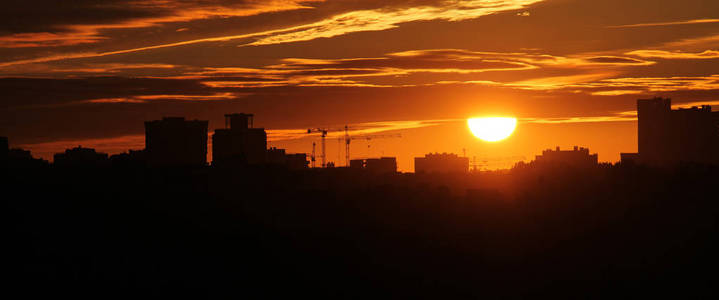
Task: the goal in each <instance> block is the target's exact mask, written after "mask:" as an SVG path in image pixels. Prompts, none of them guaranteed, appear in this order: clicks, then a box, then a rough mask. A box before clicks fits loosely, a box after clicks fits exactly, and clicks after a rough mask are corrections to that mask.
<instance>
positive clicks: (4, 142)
mask: <svg viewBox="0 0 719 300" xmlns="http://www.w3.org/2000/svg"><path fill="white" fill-rule="evenodd" d="M9 150H10V143H9V142H8V139H7V137H4V136H0V155H2V157H7V153H8V151H9Z"/></svg>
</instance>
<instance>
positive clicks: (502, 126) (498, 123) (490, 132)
mask: <svg viewBox="0 0 719 300" xmlns="http://www.w3.org/2000/svg"><path fill="white" fill-rule="evenodd" d="M467 126H469V130H470V131H471V132H472V134H474V136H476V137H477V138H479V139H481V140H483V141H487V142H498V141H501V140H503V139H506V138H508V137H509V136H510V135H512V133H513V132H514V129H515V128H517V118H510V117H490V118H471V119H467Z"/></svg>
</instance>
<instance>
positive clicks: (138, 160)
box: [110, 150, 147, 167]
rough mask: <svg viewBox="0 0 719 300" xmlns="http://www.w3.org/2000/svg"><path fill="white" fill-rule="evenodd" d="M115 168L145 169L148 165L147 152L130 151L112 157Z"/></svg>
mask: <svg viewBox="0 0 719 300" xmlns="http://www.w3.org/2000/svg"><path fill="white" fill-rule="evenodd" d="M110 164H111V165H112V166H113V167H144V166H146V165H147V155H146V151H145V150H128V151H127V152H123V153H119V154H114V155H111V156H110Z"/></svg>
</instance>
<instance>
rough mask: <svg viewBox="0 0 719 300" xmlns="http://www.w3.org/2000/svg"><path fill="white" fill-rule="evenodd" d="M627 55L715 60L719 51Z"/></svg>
mask: <svg viewBox="0 0 719 300" xmlns="http://www.w3.org/2000/svg"><path fill="white" fill-rule="evenodd" d="M625 54H626V55H634V56H639V57H644V58H663V59H714V58H719V51H716V50H706V51H704V52H700V53H688V52H679V51H664V50H636V51H631V52H627V53H625Z"/></svg>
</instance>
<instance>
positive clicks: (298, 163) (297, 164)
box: [287, 153, 310, 170]
mask: <svg viewBox="0 0 719 300" xmlns="http://www.w3.org/2000/svg"><path fill="white" fill-rule="evenodd" d="M309 164H310V162H309V161H308V160H307V154H306V153H290V154H287V168H288V169H290V170H302V169H307V167H308V166H309Z"/></svg>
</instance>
